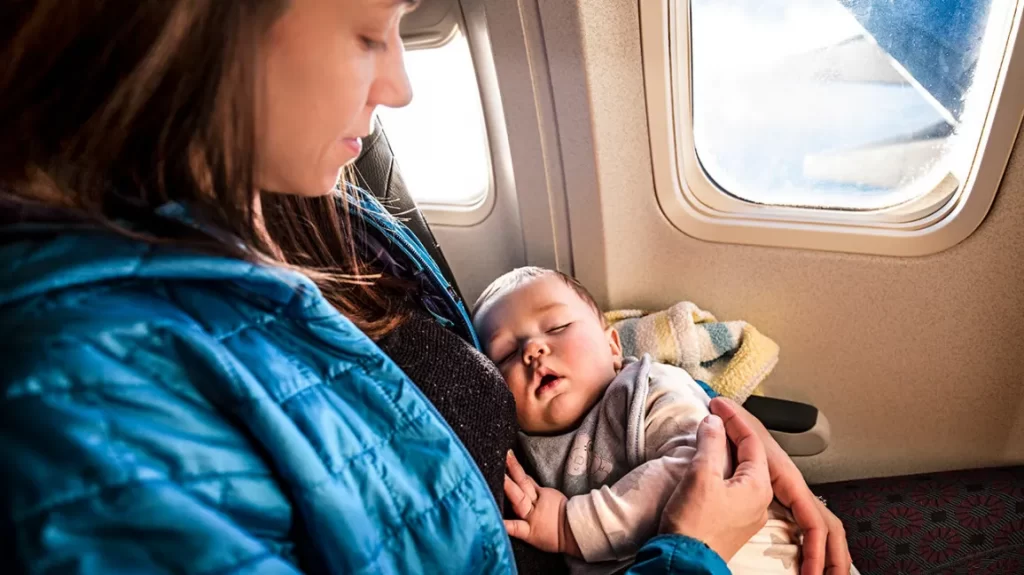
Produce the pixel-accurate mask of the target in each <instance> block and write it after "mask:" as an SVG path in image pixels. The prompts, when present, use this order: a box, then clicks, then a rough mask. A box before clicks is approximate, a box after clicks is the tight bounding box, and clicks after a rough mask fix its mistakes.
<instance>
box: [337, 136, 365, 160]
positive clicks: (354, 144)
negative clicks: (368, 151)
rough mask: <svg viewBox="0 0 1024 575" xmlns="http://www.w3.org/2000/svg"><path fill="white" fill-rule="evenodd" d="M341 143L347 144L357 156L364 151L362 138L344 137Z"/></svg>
mask: <svg viewBox="0 0 1024 575" xmlns="http://www.w3.org/2000/svg"><path fill="white" fill-rule="evenodd" d="M341 143H343V144H345V146H346V147H347V148H348V149H349V150H351V151H352V153H353V154H354V155H356V156H358V155H359V154H361V153H362V152H363V140H362V138H342V140H341Z"/></svg>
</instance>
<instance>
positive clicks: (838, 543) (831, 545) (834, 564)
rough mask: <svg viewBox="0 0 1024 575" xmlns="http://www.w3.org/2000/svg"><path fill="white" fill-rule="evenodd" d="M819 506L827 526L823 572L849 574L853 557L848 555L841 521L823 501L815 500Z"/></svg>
mask: <svg viewBox="0 0 1024 575" xmlns="http://www.w3.org/2000/svg"><path fill="white" fill-rule="evenodd" d="M817 504H818V505H820V506H821V513H822V515H824V517H825V523H826V524H827V526H828V542H827V543H826V548H825V572H826V573H834V574H835V575H849V574H850V565H852V564H853V559H852V558H851V557H850V547H849V545H848V544H847V542H846V529H845V528H844V527H843V522H842V521H840V520H839V518H838V517H836V516H835V514H833V513H832V512H831V511H829V510H828V508H826V507H825V504H824V503H821V502H820V501H817Z"/></svg>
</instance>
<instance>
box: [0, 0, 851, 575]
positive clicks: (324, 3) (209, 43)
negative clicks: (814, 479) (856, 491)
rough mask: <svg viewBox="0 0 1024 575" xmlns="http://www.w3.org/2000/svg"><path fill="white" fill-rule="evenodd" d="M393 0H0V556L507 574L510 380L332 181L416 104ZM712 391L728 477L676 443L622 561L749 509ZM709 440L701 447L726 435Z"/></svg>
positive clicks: (713, 554)
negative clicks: (671, 473) (383, 114)
mask: <svg viewBox="0 0 1024 575" xmlns="http://www.w3.org/2000/svg"><path fill="white" fill-rule="evenodd" d="M411 4H412V2H407V1H403V0H397V1H396V0H291V1H290V2H288V1H285V0H263V1H257V0H247V1H243V0H238V1H233V2H223V1H219V0H176V1H175V0H165V1H162V2H110V1H105V2H103V1H99V0H96V1H93V2H86V1H82V2H70V3H68V2H58V1H55V0H27V1H24V2H16V3H5V4H4V5H3V6H2V7H0V32H2V33H0V38H2V40H0V42H2V44H0V61H2V62H4V63H5V67H4V68H3V70H2V71H0V266H2V267H3V269H5V270H7V273H6V274H5V276H4V277H2V278H0V329H3V331H4V334H5V338H4V342H3V347H2V357H3V360H4V370H3V372H2V375H0V388H2V389H3V400H2V403H0V446H2V450H3V451H2V454H3V456H4V457H5V463H6V467H5V471H4V473H3V475H2V483H0V486H2V488H3V489H2V493H3V497H4V499H3V507H2V509H3V517H4V523H3V524H4V533H3V535H4V536H5V537H3V541H4V542H5V543H4V545H5V546H6V547H5V549H4V550H5V551H7V554H6V556H7V557H13V562H15V564H16V565H18V567H19V569H20V570H22V571H32V572H61V573H64V572H84V573H117V572H243V571H244V572H254V573H264V572H267V573H278V572H280V573H293V572H297V571H303V572H344V573H349V572H353V573H354V572H381V571H383V572H442V571H444V572H474V573H477V572H488V573H491V572H493V573H497V572H508V571H511V570H513V569H514V565H513V559H512V554H511V552H510V546H509V542H508V538H507V536H506V535H505V532H504V529H503V526H502V523H501V518H500V515H499V512H498V506H497V505H495V496H494V495H493V493H497V494H498V496H499V497H500V487H499V488H498V490H497V491H496V490H495V489H494V485H495V483H494V480H493V477H495V476H498V477H500V476H502V475H503V474H504V467H503V466H502V463H501V462H502V461H504V454H505V451H506V450H507V449H508V447H509V446H510V445H511V437H512V435H510V434H514V430H513V429H512V428H511V426H510V424H508V423H507V421H508V417H504V416H503V415H502V414H503V413H504V414H505V415H506V416H509V417H511V412H510V410H509V408H510V406H511V404H510V403H508V398H507V392H505V393H503V392H500V391H496V389H500V388H501V387H503V386H501V384H500V380H495V379H494V378H493V377H491V379H490V380H488V379H487V378H488V377H489V376H488V374H491V375H492V376H493V369H490V368H489V367H488V366H487V365H486V364H485V363H482V362H479V361H478V360H479V357H480V356H479V354H477V353H476V352H475V350H474V349H473V348H472V346H471V345H470V344H469V343H467V342H472V341H473V340H474V335H473V333H472V329H471V327H470V326H469V324H468V322H467V321H466V317H465V310H464V309H462V306H461V303H459V302H458V301H456V300H455V298H454V297H453V296H452V295H451V293H450V290H448V289H446V287H447V286H445V285H444V284H443V283H441V281H440V279H439V274H437V273H436V266H434V265H433V262H430V261H429V258H427V257H425V255H424V253H423V250H422V246H419V244H418V242H416V241H415V238H412V237H411V235H410V234H409V233H408V231H407V230H405V229H403V228H402V226H401V225H400V224H398V223H397V222H395V221H394V220H393V219H391V218H388V217H387V216H386V215H385V214H384V213H383V211H382V210H380V207H379V206H378V205H376V204H374V203H372V200H370V199H368V198H362V197H360V196H359V192H358V191H357V190H353V189H350V188H341V191H334V190H335V182H336V180H337V178H338V170H339V168H340V167H341V166H344V165H346V164H347V163H349V162H350V161H351V160H353V159H354V158H355V157H356V156H357V155H358V154H359V151H360V145H361V144H360V139H359V138H360V137H361V136H363V135H365V134H367V133H368V132H369V126H370V120H371V115H372V113H373V110H374V108H375V107H376V106H378V105H385V106H402V105H405V104H406V103H407V102H408V101H409V98H410V97H411V94H410V91H409V87H408V82H407V80H406V78H405V74H404V69H403V64H402V50H401V43H400V39H399V36H398V23H399V21H400V19H401V17H402V15H403V14H404V13H405V11H407V10H408V9H409V8H410V7H411ZM371 338H373V339H372V340H371ZM373 340H377V341H380V342H381V344H382V346H383V347H384V348H385V349H389V350H391V351H392V355H393V356H394V359H395V360H396V361H397V363H398V365H396V362H393V361H392V360H391V359H389V358H388V357H387V356H385V355H384V354H382V352H381V351H380V348H378V347H377V346H376V345H375V344H374V342H373ZM410 342H413V343H416V344H417V345H411V344H410ZM424 350H428V351H429V350H434V352H433V354H432V355H430V356H429V358H424V357H418V356H417V354H419V353H423V351H424ZM448 364H450V365H455V364H458V365H460V366H462V367H460V368H459V369H462V370H464V371H462V372H461V373H463V374H465V376H466V377H467V378H468V379H467V380H466V381H465V382H462V383H465V384H466V387H473V385H474V384H477V387H478V388H479V389H484V390H485V391H484V392H482V393H484V394H490V395H489V397H492V398H493V399H494V403H493V405H494V406H495V409H494V411H493V412H492V413H491V414H490V415H491V417H489V418H478V419H476V420H467V421H459V422H458V423H457V424H456V423H455V422H456V419H457V418H459V417H460V415H461V414H462V413H463V409H464V408H465V406H466V405H473V404H477V405H478V400H479V399H480V396H475V397H472V398H466V397H459V398H455V399H453V398H452V397H451V392H452V387H451V386H448V387H445V386H444V385H442V384H443V383H444V379H443V377H442V376H441V375H439V373H440V372H444V371H445V369H446V366H447V365H448ZM400 367H401V369H400ZM406 374H409V375H410V376H411V377H412V378H413V380H414V381H415V382H416V384H418V386H419V388H422V391H423V393H421V391H420V389H419V388H418V387H417V385H413V383H412V382H410V380H409V378H407V376H406ZM491 384H493V385H491ZM424 393H425V394H427V395H428V396H429V398H430V400H431V401H432V403H431V402H428V401H427V400H426V398H424V395H423V394H424ZM470 400H472V401H470ZM474 402H477V403H474ZM717 409H718V411H716V413H719V414H720V415H722V416H723V418H725V419H727V420H728V424H727V425H726V428H727V429H728V430H729V431H730V433H731V435H733V436H734V439H737V440H740V441H743V442H745V445H747V446H748V447H747V448H745V449H744V450H743V456H742V458H741V459H743V460H744V461H745V464H742V465H740V466H739V467H738V470H742V472H740V471H738V472H737V475H736V476H735V477H734V478H732V479H730V480H728V481H727V480H724V479H723V478H721V477H720V476H718V477H715V475H714V473H712V472H710V471H709V470H710V469H713V466H709V465H699V466H698V465H695V466H694V467H693V472H692V473H693V478H692V480H691V481H688V482H685V483H684V484H683V486H682V487H681V488H680V492H679V494H678V497H677V498H676V499H675V500H674V501H675V503H674V504H673V506H672V511H671V512H666V520H665V524H664V525H663V528H664V531H665V532H666V533H668V534H672V535H666V536H664V537H660V538H657V539H656V540H653V541H652V542H650V543H648V544H647V545H646V546H645V548H644V549H643V550H642V552H641V554H640V561H639V562H638V564H637V566H636V567H635V568H634V571H635V572H653V571H657V572H665V571H669V572H678V573H684V572H685V573H690V572H693V573H702V572H716V571H715V570H716V569H718V570H719V571H717V572H722V571H721V570H723V569H724V564H723V563H722V559H723V558H724V559H728V557H729V556H730V553H731V551H730V549H731V548H732V545H733V542H735V541H736V540H739V541H740V542H742V541H743V540H745V539H746V538H747V537H749V536H750V534H752V533H753V530H751V526H755V527H754V529H756V524H757V522H758V520H762V521H763V519H762V514H763V508H764V503H765V497H766V492H765V487H766V486H767V485H768V479H767V477H766V475H767V471H766V470H765V469H764V467H765V456H764V453H763V451H762V449H761V443H760V442H759V441H758V439H757V437H754V436H753V434H752V432H751V429H756V430H757V432H758V433H763V428H756V427H754V426H752V425H751V423H752V422H751V421H750V420H749V419H748V418H747V414H745V412H743V411H742V410H741V409H736V410H734V408H733V406H730V405H728V404H725V403H721V404H719V407H718V408H717ZM438 410H442V411H444V414H445V416H447V417H448V418H449V420H450V421H452V422H453V426H452V427H453V428H454V429H455V431H456V432H458V433H460V434H461V435H462V437H463V438H464V439H465V445H466V446H467V447H468V448H469V451H468V452H467V449H466V448H465V447H464V446H463V443H462V442H460V441H457V440H456V438H455V436H454V435H453V433H452V428H449V427H448V426H447V425H446V424H445V423H444V420H443V419H442V418H441V417H440V415H439V413H438ZM703 434H704V436H705V437H710V438H714V441H711V440H706V441H703V442H702V445H701V453H702V454H704V458H705V459H708V460H713V459H714V458H716V457H723V456H724V453H725V445H724V439H723V434H722V428H721V427H720V426H717V425H715V424H714V423H712V424H711V425H710V426H706V428H705V429H704V431H703ZM767 447H768V448H769V456H768V465H769V466H770V467H771V471H772V474H773V480H774V482H775V489H776V495H777V496H778V497H780V498H786V497H787V495H786V493H787V492H788V494H789V495H788V498H789V499H791V501H790V502H789V504H790V505H791V506H792V507H793V508H794V511H796V512H797V513H798V520H800V521H801V522H802V524H803V525H804V526H805V527H806V528H807V529H808V539H809V540H811V541H812V542H813V543H812V544H811V546H810V547H809V549H811V550H812V553H817V554H818V556H817V559H816V560H814V561H817V565H818V567H817V570H818V571H819V572H820V571H821V566H822V565H824V562H825V557H826V555H825V549H826V539H827V541H828V551H829V552H828V555H827V557H828V561H829V562H831V563H832V564H834V565H839V566H840V568H841V564H842V563H843V561H848V556H846V558H844V557H843V554H844V553H845V543H844V542H842V537H841V533H840V536H839V537H836V536H835V533H836V532H835V531H834V529H833V525H834V524H837V523H838V522H835V523H833V524H831V525H830V524H829V523H828V522H829V521H831V520H832V519H834V518H832V517H831V516H830V514H827V512H826V511H824V510H823V508H820V506H818V507H816V506H817V505H818V504H817V503H816V500H814V499H813V496H811V495H810V492H809V490H807V489H806V485H805V484H803V480H802V479H800V478H799V473H798V472H797V471H796V469H795V467H793V466H792V462H790V461H789V460H788V459H786V458H785V455H784V454H781V455H780V453H781V452H780V451H778V450H777V449H776V448H777V446H776V445H773V444H772V443H768V444H767ZM474 460H475V461H476V462H477V463H478V465H474ZM719 469H720V467H719ZM481 471H482V472H483V473H481ZM485 475H486V478H485V477H484V476H485ZM499 481H500V480H499ZM489 486H490V487H491V489H490V490H488V487H489ZM783 501H784V502H786V499H783ZM758 509H761V511H760V513H759V512H758ZM799 509H803V512H802V514H801V512H799V511H798V510H799ZM801 515H802V516H803V519H801ZM698 540H700V541H704V542H705V543H706V544H707V546H705V545H702V544H699V543H698V542H697V541H698ZM524 553H525V551H524ZM814 561H811V563H812V564H814ZM805 563H806V561H805ZM837 572H839V571H837ZM842 572H845V571H842Z"/></svg>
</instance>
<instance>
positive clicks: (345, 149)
mask: <svg viewBox="0 0 1024 575" xmlns="http://www.w3.org/2000/svg"><path fill="white" fill-rule="evenodd" d="M414 4H415V2H411V1H409V0H291V2H290V5H289V7H288V8H287V10H286V11H285V12H284V13H283V14H282V15H281V16H280V17H279V18H278V19H277V21H275V22H274V23H273V24H272V26H271V27H270V30H269V32H268V35H267V37H266V39H265V41H264V44H263V46H262V49H261V54H260V60H261V62H260V63H261V66H260V70H261V74H260V76H258V80H257V89H256V92H257V96H256V125H257V133H256V156H257V157H256V166H257V167H256V174H255V178H256V184H257V186H258V187H259V189H261V190H265V191H270V192H280V193H287V194H296V195H300V196H319V195H323V194H326V193H328V192H330V191H331V189H332V188H333V187H334V184H335V182H336V181H337V178H338V171H339V170H340V169H341V167H342V166H344V165H345V164H347V163H349V162H351V161H352V160H354V159H355V158H356V157H357V156H359V152H360V149H361V142H360V138H361V137H364V136H366V135H368V134H369V133H370V127H371V122H372V116H373V111H374V109H375V108H376V107H377V106H388V107H392V108H398V107H402V106H405V105H406V104H408V103H409V101H410V100H411V99H412V90H411V89H410V87H409V79H408V77H407V76H406V74H405V64H404V58H403V49H402V41H401V38H400V37H399V33H398V23H399V20H401V18H402V15H403V14H405V12H407V11H408V10H409V9H410V8H411V7H412V6H413V5H414Z"/></svg>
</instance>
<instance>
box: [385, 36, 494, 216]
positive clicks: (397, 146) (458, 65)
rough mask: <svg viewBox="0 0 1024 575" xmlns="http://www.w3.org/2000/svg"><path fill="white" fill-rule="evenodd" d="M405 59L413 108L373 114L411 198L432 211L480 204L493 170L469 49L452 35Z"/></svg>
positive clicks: (487, 190)
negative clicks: (388, 144)
mask: <svg viewBox="0 0 1024 575" xmlns="http://www.w3.org/2000/svg"><path fill="white" fill-rule="evenodd" d="M405 57H406V68H407V70H408V73H409V80H410V82H411V83H412V89H413V99H412V103H411V104H409V105H408V106H406V107H405V108H400V109H390V108H381V109H379V110H378V112H377V113H378V115H379V117H380V119H381V122H382V123H383V124H384V129H385V130H386V131H387V135H388V140H389V141H390V142H391V146H392V148H393V149H394V152H395V158H396V159H397V161H398V164H399V166H400V167H401V169H402V177H403V178H404V179H405V181H406V183H407V184H408V186H409V192H410V194H412V196H413V198H414V199H415V200H416V202H417V203H419V204H421V205H427V206H432V207H441V208H443V207H466V206H472V205H475V204H478V203H479V202H481V201H483V199H484V198H486V196H487V194H488V193H489V191H490V187H491V172H490V170H491V166H490V152H489V148H488V145H487V131H486V128H485V124H484V113H483V107H482V105H481V102H480V90H479V87H478V85H477V80H476V73H475V72H474V68H473V60H472V57H471V55H470V51H469V44H468V43H467V42H466V39H465V37H464V36H462V35H461V34H456V36H455V37H454V38H453V39H452V40H450V41H449V42H447V43H446V44H444V45H443V46H441V47H438V48H427V49H421V50H412V51H409V52H407V53H406V56H405Z"/></svg>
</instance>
